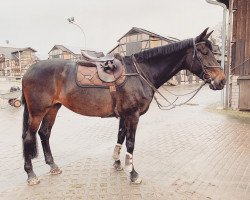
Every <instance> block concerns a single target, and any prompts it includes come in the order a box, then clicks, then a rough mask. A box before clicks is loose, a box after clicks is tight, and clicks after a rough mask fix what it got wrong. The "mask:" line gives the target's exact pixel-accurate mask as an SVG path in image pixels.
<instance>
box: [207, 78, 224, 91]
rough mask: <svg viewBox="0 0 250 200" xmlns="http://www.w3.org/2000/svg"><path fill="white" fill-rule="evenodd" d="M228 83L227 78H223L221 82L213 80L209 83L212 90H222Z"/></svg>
mask: <svg viewBox="0 0 250 200" xmlns="http://www.w3.org/2000/svg"><path fill="white" fill-rule="evenodd" d="M225 84H226V79H222V80H220V81H219V82H216V81H215V80H211V81H210V83H209V88H210V89H212V90H222V89H223V88H224V86H225Z"/></svg>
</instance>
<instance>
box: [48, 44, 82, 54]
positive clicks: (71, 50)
mask: <svg viewBox="0 0 250 200" xmlns="http://www.w3.org/2000/svg"><path fill="white" fill-rule="evenodd" d="M54 49H61V50H62V51H64V52H69V53H73V54H75V55H76V54H81V49H80V48H79V47H71V46H64V45H55V46H53V48H52V49H51V50H50V51H49V53H50V52H51V51H53V50H54Z"/></svg>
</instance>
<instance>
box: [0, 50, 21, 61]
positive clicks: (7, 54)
mask: <svg viewBox="0 0 250 200" xmlns="http://www.w3.org/2000/svg"><path fill="white" fill-rule="evenodd" d="M20 49H21V48H14V47H0V54H3V55H4V56H5V58H8V59H15V56H14V54H12V53H13V52H16V51H18V50H20Z"/></svg>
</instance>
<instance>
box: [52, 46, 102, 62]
mask: <svg viewBox="0 0 250 200" xmlns="http://www.w3.org/2000/svg"><path fill="white" fill-rule="evenodd" d="M82 51H83V50H81V49H80V48H78V47H69V46H64V45H55V46H54V47H53V48H52V49H51V50H50V51H49V53H48V54H49V59H56V58H61V59H64V60H72V61H77V60H80V59H81V58H82V54H81V52H82ZM85 52H87V53H88V54H89V55H90V56H94V57H97V58H99V57H102V56H104V54H103V53H102V52H96V51H90V50H87V51H85Z"/></svg>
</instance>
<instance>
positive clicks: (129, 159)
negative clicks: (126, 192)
mask: <svg viewBox="0 0 250 200" xmlns="http://www.w3.org/2000/svg"><path fill="white" fill-rule="evenodd" d="M132 169H133V155H132V154H130V153H128V152H127V153H126V156H125V170H126V171H127V172H132Z"/></svg>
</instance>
